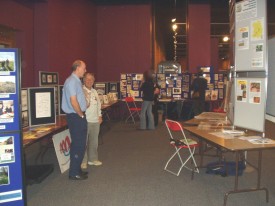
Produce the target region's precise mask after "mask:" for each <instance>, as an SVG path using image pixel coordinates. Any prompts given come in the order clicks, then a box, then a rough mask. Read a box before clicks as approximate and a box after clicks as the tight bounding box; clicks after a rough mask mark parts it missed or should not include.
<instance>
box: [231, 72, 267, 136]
mask: <svg viewBox="0 0 275 206" xmlns="http://www.w3.org/2000/svg"><path fill="white" fill-rule="evenodd" d="M266 85H267V84H266V78H248V77H244V78H242V77H238V78H236V79H235V93H234V95H235V108H234V125H235V126H239V127H243V128H247V129H251V130H255V131H259V132H264V121H265V104H266Z"/></svg>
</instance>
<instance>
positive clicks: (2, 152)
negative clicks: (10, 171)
mask: <svg viewBox="0 0 275 206" xmlns="http://www.w3.org/2000/svg"><path fill="white" fill-rule="evenodd" d="M14 161H15V157H14V137H13V136H4V137H0V164H4V163H11V162H14Z"/></svg>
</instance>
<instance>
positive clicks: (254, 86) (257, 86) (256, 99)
mask: <svg viewBox="0 0 275 206" xmlns="http://www.w3.org/2000/svg"><path fill="white" fill-rule="evenodd" d="M249 103H252V104H260V103H261V82H260V81H251V82H250V84H249Z"/></svg>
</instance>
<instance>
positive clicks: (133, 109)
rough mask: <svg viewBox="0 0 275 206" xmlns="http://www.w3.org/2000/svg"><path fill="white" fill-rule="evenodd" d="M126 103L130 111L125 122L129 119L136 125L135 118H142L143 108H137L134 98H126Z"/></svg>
mask: <svg viewBox="0 0 275 206" xmlns="http://www.w3.org/2000/svg"><path fill="white" fill-rule="evenodd" d="M125 102H126V105H127V108H128V111H129V113H130V114H129V116H128V117H127V119H126V120H125V122H126V123H127V122H128V120H129V119H131V120H132V122H133V123H134V124H135V123H136V122H135V117H138V118H140V111H141V108H139V107H137V105H136V103H135V100H134V98H133V97H126V98H125Z"/></svg>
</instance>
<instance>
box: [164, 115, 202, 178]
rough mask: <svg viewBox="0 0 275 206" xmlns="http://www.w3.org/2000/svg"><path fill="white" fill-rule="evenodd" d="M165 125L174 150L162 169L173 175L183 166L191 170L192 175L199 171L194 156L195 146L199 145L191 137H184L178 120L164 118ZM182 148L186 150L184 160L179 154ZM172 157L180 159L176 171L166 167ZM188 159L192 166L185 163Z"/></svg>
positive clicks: (178, 172)
mask: <svg viewBox="0 0 275 206" xmlns="http://www.w3.org/2000/svg"><path fill="white" fill-rule="evenodd" d="M165 125H166V128H167V130H168V132H169V135H170V145H171V146H172V147H174V149H175V152H174V153H173V154H172V156H171V157H170V158H169V160H168V161H167V163H166V165H165V167H164V170H166V171H168V172H170V173H172V174H173V175H176V176H179V174H180V172H181V170H182V168H183V167H185V168H186V169H188V170H190V171H192V177H193V174H194V172H196V173H199V169H198V166H197V163H196V160H195V158H194V153H195V150H196V148H197V147H199V144H198V143H197V142H196V141H195V140H193V139H190V138H186V135H185V133H184V131H183V128H182V126H181V124H180V123H179V122H177V121H173V120H169V119H166V120H165ZM183 149H185V150H186V151H187V152H188V154H187V157H186V158H185V159H184V160H183V159H182V156H181V154H180V151H182V150H183ZM185 155H186V154H185ZM174 157H178V158H179V160H180V166H179V169H178V170H177V171H176V172H174V171H172V170H170V169H168V165H169V163H170V162H171V160H172V159H173V158H174ZM189 160H190V161H191V162H192V163H193V167H192V168H191V166H188V165H187V163H188V162H189Z"/></svg>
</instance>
